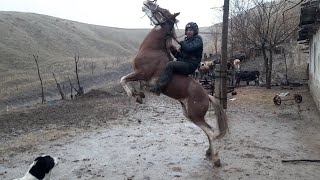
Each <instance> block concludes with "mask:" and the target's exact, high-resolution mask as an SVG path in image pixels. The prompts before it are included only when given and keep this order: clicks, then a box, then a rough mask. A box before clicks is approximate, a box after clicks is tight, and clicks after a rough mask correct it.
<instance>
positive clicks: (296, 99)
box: [294, 94, 302, 103]
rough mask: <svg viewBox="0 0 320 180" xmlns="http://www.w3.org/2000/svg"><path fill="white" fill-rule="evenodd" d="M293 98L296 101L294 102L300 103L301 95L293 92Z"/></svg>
mask: <svg viewBox="0 0 320 180" xmlns="http://www.w3.org/2000/svg"><path fill="white" fill-rule="evenodd" d="M294 100H295V101H296V103H301V101H302V96H301V95H300V94H295V95H294Z"/></svg>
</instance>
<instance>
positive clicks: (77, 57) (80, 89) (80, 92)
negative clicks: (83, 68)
mask: <svg viewBox="0 0 320 180" xmlns="http://www.w3.org/2000/svg"><path fill="white" fill-rule="evenodd" d="M79 60H80V57H79V55H76V54H75V55H74V63H75V66H76V77H77V82H78V90H77V95H78V96H81V95H83V94H84V91H83V87H82V86H81V85H80V80H79V73H78V71H79V68H78V63H79Z"/></svg>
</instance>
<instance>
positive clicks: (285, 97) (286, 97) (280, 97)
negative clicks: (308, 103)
mask: <svg viewBox="0 0 320 180" xmlns="http://www.w3.org/2000/svg"><path fill="white" fill-rule="evenodd" d="M290 100H294V101H295V102H296V103H301V101H302V96H301V95H300V94H293V98H292V96H291V93H289V92H285V93H279V94H276V95H275V96H274V97H273V102H274V104H275V105H278V106H279V105H280V104H281V102H282V101H290Z"/></svg>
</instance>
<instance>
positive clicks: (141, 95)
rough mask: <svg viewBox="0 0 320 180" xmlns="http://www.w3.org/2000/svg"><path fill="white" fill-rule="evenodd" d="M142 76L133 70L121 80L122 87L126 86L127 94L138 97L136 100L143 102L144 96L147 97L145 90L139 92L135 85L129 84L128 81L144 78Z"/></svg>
mask: <svg viewBox="0 0 320 180" xmlns="http://www.w3.org/2000/svg"><path fill="white" fill-rule="evenodd" d="M142 78H143V77H142V76H141V75H140V74H139V73H137V72H133V73H131V74H128V75H126V76H123V77H122V78H121V80H120V83H121V85H122V87H123V88H124V90H125V91H126V93H127V95H128V96H129V97H135V98H136V102H138V103H140V104H142V102H143V101H142V98H145V95H144V93H143V92H138V91H137V90H136V89H135V88H134V87H132V86H130V85H129V84H128V82H130V81H139V80H142Z"/></svg>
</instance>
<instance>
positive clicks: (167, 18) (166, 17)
mask: <svg viewBox="0 0 320 180" xmlns="http://www.w3.org/2000/svg"><path fill="white" fill-rule="evenodd" d="M148 2H153V3H154V4H155V5H156V6H155V7H154V8H151V7H149V6H147V5H145V6H146V7H147V8H148V9H149V10H150V11H151V13H152V15H150V14H147V13H146V14H147V16H148V17H149V19H155V20H156V21H157V23H154V22H153V21H152V20H151V21H152V23H153V24H154V25H156V26H158V25H160V26H161V25H162V24H165V23H166V22H167V21H171V23H173V24H175V22H174V21H173V20H172V19H170V18H169V17H168V16H166V15H164V14H163V13H162V12H161V11H159V10H158V9H159V5H158V4H157V0H153V1H151V0H148ZM156 13H158V14H160V15H161V16H162V17H163V18H165V21H163V22H160V20H159V19H158V18H157V16H156Z"/></svg>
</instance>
